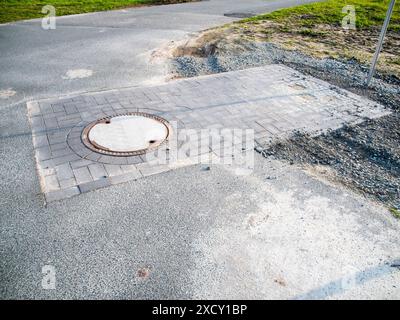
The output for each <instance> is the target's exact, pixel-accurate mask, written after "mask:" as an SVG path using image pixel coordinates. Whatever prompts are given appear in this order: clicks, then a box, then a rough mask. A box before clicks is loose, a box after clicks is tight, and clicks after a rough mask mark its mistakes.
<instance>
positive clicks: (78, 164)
mask: <svg viewBox="0 0 400 320" xmlns="http://www.w3.org/2000/svg"><path fill="white" fill-rule="evenodd" d="M91 163H93V161H90V160H86V159H79V160H75V161H71V162H70V164H71V168H72V169H77V168H81V167H85V166H88V165H89V164H91Z"/></svg>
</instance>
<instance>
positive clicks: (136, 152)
mask: <svg viewBox="0 0 400 320" xmlns="http://www.w3.org/2000/svg"><path fill="white" fill-rule="evenodd" d="M122 116H141V117H145V118H149V119H153V120H156V121H158V122H160V123H162V124H163V125H164V126H165V127H166V129H167V134H166V136H165V138H164V139H163V140H161V141H159V142H156V143H154V144H153V145H151V146H150V147H148V148H146V149H140V150H134V151H114V150H109V149H106V148H105V147H103V146H100V145H98V144H97V143H96V142H94V141H91V140H90V138H89V133H90V130H91V129H92V128H93V127H94V126H95V125H97V124H100V123H105V122H106V121H107V120H110V119H112V118H116V117H122ZM171 133H172V127H171V125H170V124H169V122H168V121H167V120H165V119H164V118H162V117H160V116H157V115H154V114H150V113H145V112H140V111H136V112H124V113H117V114H113V115H110V116H106V117H102V118H99V119H97V120H95V121H92V122H90V123H89V124H87V125H86V126H85V127H84V129H83V131H82V134H81V140H82V142H83V144H84V145H85V147H87V148H88V149H90V150H92V151H94V152H97V153H100V154H105V155H109V156H116V157H130V156H139V155H142V154H146V153H148V152H152V151H155V150H156V149H158V148H159V147H160V146H161V145H163V144H165V143H166V142H167V141H168V138H169V137H170V136H171Z"/></svg>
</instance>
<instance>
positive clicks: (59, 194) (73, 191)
mask: <svg viewBox="0 0 400 320" xmlns="http://www.w3.org/2000/svg"><path fill="white" fill-rule="evenodd" d="M79 193H80V192H79V189H78V187H71V188H67V189H63V190H59V191H52V192H48V193H46V194H45V197H46V201H47V202H52V201H58V200H63V199H67V198H71V197H73V196H76V195H78V194H79Z"/></svg>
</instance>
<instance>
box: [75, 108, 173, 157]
mask: <svg viewBox="0 0 400 320" xmlns="http://www.w3.org/2000/svg"><path fill="white" fill-rule="evenodd" d="M170 133H171V127H170V125H169V124H168V122H167V121H166V120H165V119H163V118H161V117H158V116H155V115H151V114H147V113H141V112H134V113H127V114H120V115H115V116H111V117H106V118H102V119H99V120H97V121H95V122H92V123H90V124H89V125H88V126H87V127H85V129H84V130H83V133H82V141H83V143H84V144H85V145H86V146H87V147H88V148H90V149H91V150H93V151H96V152H99V153H103V154H107V155H114V156H133V155H140V154H144V153H146V152H149V151H152V150H155V149H156V148H158V147H159V146H160V145H161V144H163V143H164V142H165V141H166V140H167V139H168V137H169V135H170Z"/></svg>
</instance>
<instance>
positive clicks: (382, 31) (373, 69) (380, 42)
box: [367, 0, 396, 86]
mask: <svg viewBox="0 0 400 320" xmlns="http://www.w3.org/2000/svg"><path fill="white" fill-rule="evenodd" d="M395 2H396V0H391V1H390V4H389V8H388V10H387V12H386V18H385V22H384V23H383V26H382V30H381V34H380V36H379V41H378V46H377V47H376V51H375V54H374V57H373V59H372V63H371V68H370V69H369V74H368V78H367V86H369V83H370V82H371V79H372V77H373V76H374V73H375V67H376V63H377V62H378V58H379V54H380V53H381V50H382V45H383V40H384V39H385V35H386V31H387V28H388V26H389V21H390V17H391V15H392V12H393V8H394V3H395Z"/></svg>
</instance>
